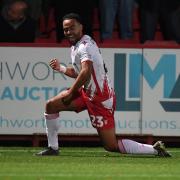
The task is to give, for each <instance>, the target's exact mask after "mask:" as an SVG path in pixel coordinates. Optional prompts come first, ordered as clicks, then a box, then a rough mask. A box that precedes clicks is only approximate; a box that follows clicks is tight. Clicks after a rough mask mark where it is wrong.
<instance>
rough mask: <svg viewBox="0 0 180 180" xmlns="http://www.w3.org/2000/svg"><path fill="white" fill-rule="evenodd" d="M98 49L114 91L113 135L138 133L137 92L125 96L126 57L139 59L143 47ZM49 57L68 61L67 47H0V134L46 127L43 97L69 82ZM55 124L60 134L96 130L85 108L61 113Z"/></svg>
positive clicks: (38, 129) (127, 73)
mask: <svg viewBox="0 0 180 180" xmlns="http://www.w3.org/2000/svg"><path fill="white" fill-rule="evenodd" d="M101 51H102V54H103V57H104V60H105V62H106V66H107V67H108V71H109V76H110V78H111V80H112V85H113V86H115V89H116V91H117V111H116V112H115V119H116V131H117V133H118V134H120V133H123V134H124V133H127V134H131V133H132V134H134V133H140V128H139V127H140V126H139V122H140V115H141V114H140V96H139V97H133V96H132V97H130V95H131V92H130V91H129V88H130V87H129V82H128V81H127V80H128V79H129V74H130V73H129V66H131V63H129V59H131V60H132V59H134V61H135V60H136V59H137V60H138V61H139V57H140V59H142V58H141V56H140V55H139V54H142V50H141V49H139V50H138V49H114V48H113V49H110V48H105V49H101ZM52 58H58V59H59V60H60V61H61V63H62V64H64V65H68V64H69V62H71V60H70V49H69V48H54V47H53V48H52V47H0V134H33V133H44V132H45V125H44V117H43V114H44V109H45V103H46V101H47V100H48V99H49V98H51V97H53V96H54V95H56V94H57V93H58V92H60V91H62V90H64V89H66V88H67V87H69V86H70V85H71V84H72V82H73V79H71V78H68V77H66V76H64V75H63V74H60V73H57V72H55V71H53V70H52V69H51V68H50V67H49V65H48V63H49V60H50V59H52ZM130 79H131V78H130ZM131 80H132V79H131ZM59 123H60V129H59V133H62V134H96V130H95V129H94V128H92V126H91V123H90V120H89V116H88V114H87V112H86V111H84V112H81V113H78V114H77V113H74V112H61V113H60V118H59Z"/></svg>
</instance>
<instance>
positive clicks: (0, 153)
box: [0, 147, 180, 180]
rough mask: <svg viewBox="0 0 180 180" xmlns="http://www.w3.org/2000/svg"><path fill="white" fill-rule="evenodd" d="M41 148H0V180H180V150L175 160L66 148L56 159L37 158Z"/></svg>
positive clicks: (91, 149) (174, 153)
mask: <svg viewBox="0 0 180 180" xmlns="http://www.w3.org/2000/svg"><path fill="white" fill-rule="evenodd" d="M39 150H41V149H40V148H29V147H28V148H24V147H23V148H21V147H0V180H16V179H17V180H29V179H35V180H46V179H60V180H76V179H77V180H97V179H99V180H118V179H121V180H123V179H126V180H128V179H133V180H134V179H138V180H141V179H143V180H144V179H151V180H152V179H156V180H158V179H166V180H167V179H170V180H172V179H173V180H175V179H180V171H179V168H180V163H179V162H180V149H177V148H171V149H168V150H169V151H170V152H171V154H172V156H173V157H172V158H159V157H154V156H145V155H143V156H139V155H122V154H119V153H109V152H106V151H105V150H104V149H103V148H101V147H98V148H94V147H93V148H91V147H88V148H86V147H82V148H79V147H78V148H77V147H63V148H61V153H60V155H59V156H57V157H37V156H34V153H36V152H38V151H39Z"/></svg>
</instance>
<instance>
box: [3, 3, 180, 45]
mask: <svg viewBox="0 0 180 180" xmlns="http://www.w3.org/2000/svg"><path fill="white" fill-rule="evenodd" d="M70 12H75V13H78V14H80V15H81V17H82V20H83V23H84V31H85V33H86V34H88V35H90V36H92V37H93V38H95V39H96V38H97V39H98V40H99V41H100V42H101V43H103V42H106V41H109V40H113V39H114V38H116V39H121V40H128V41H134V39H136V41H138V42H139V43H145V42H146V41H148V40H156V34H157V32H159V33H160V34H161V37H162V40H163V41H176V42H177V43H180V0H0V42H37V40H41V41H42V39H53V38H52V36H53V37H54V39H53V40H54V42H57V43H61V42H62V41H63V39H64V35H63V29H62V24H61V23H62V21H61V19H62V17H63V16H64V15H65V14H67V13H70ZM115 32H116V34H117V36H116V37H114V34H115ZM137 34H138V36H137ZM46 42H48V41H46ZM49 42H51V41H49Z"/></svg>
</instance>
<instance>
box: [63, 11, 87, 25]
mask: <svg viewBox="0 0 180 180" xmlns="http://www.w3.org/2000/svg"><path fill="white" fill-rule="evenodd" d="M66 19H75V20H76V21H77V22H79V23H80V24H83V23H82V19H81V17H80V15H79V14H77V13H69V14H66V15H65V16H64V17H63V18H62V21H64V20H66Z"/></svg>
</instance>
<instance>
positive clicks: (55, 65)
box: [49, 59, 77, 78]
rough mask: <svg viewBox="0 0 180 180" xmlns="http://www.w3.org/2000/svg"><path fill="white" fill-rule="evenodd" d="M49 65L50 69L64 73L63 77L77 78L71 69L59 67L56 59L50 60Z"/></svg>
mask: <svg viewBox="0 0 180 180" xmlns="http://www.w3.org/2000/svg"><path fill="white" fill-rule="evenodd" d="M49 65H50V67H51V68H52V69H54V70H56V71H58V72H61V73H64V74H65V75H67V76H69V77H72V78H76V77H77V73H76V72H75V71H74V69H73V67H65V66H63V65H61V64H60V62H59V60H58V59H51V60H50V62H49Z"/></svg>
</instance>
